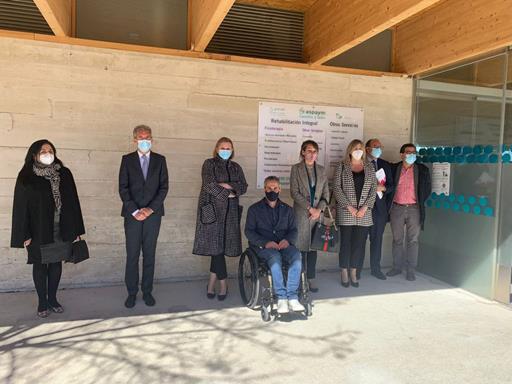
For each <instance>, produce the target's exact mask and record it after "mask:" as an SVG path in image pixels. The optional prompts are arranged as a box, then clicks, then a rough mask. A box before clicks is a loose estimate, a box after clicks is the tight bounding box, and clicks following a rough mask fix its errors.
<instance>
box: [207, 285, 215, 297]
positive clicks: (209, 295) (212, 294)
mask: <svg viewBox="0 0 512 384" xmlns="http://www.w3.org/2000/svg"><path fill="white" fill-rule="evenodd" d="M206 297H207V298H209V299H210V300H211V299H215V292H213V293H210V292H208V284H206Z"/></svg>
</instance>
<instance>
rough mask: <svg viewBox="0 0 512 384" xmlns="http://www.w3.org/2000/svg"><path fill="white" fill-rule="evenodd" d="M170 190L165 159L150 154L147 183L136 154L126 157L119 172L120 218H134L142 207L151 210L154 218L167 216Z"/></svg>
mask: <svg viewBox="0 0 512 384" xmlns="http://www.w3.org/2000/svg"><path fill="white" fill-rule="evenodd" d="M168 191H169V175H168V173H167V163H166V161H165V157H164V156H162V155H159V154H158V153H155V152H151V154H150V155H149V166H148V174H147V178H146V180H144V175H143V173H142V167H141V166H140V158H139V154H138V152H137V151H135V152H132V153H129V154H127V155H124V156H123V159H122V160H121V167H120V169H119V195H120V196H121V200H122V201H123V208H122V210H121V216H123V217H131V216H132V214H133V212H135V211H136V210H138V209H141V208H151V209H152V210H153V214H154V215H158V216H163V215H164V213H165V212H164V200H165V197H166V196H167V192H168Z"/></svg>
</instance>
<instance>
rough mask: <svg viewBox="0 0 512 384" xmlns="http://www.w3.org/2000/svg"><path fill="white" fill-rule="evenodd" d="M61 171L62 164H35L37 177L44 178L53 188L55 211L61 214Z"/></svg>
mask: <svg viewBox="0 0 512 384" xmlns="http://www.w3.org/2000/svg"><path fill="white" fill-rule="evenodd" d="M60 169H61V166H60V164H58V163H53V164H50V165H44V164H40V163H38V162H34V167H33V170H34V173H35V174H36V176H41V177H44V178H45V179H46V180H49V181H50V185H51V188H52V194H53V200H54V201H55V209H56V210H57V212H59V213H60V209H61V208H62V201H61V199H60V188H59V187H60V174H59V170H60Z"/></svg>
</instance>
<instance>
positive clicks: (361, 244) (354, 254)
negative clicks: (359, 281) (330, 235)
mask: <svg viewBox="0 0 512 384" xmlns="http://www.w3.org/2000/svg"><path fill="white" fill-rule="evenodd" d="M369 228H370V227H361V226H359V225H342V226H341V227H340V237H341V239H340V241H341V245H340V255H339V256H340V260H339V262H340V268H358V267H359V265H360V263H361V259H362V258H363V257H364V252H365V248H366V238H367V237H368V230H369Z"/></svg>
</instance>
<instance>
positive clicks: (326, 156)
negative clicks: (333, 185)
mask: <svg viewBox="0 0 512 384" xmlns="http://www.w3.org/2000/svg"><path fill="white" fill-rule="evenodd" d="M363 116H364V114H363V109H361V108H349V107H333V106H318V105H304V104H284V103H270V102H260V104H259V117H258V165H257V174H258V177H257V187H258V188H263V182H264V180H265V178H266V177H267V176H270V175H274V176H278V177H279V179H280V180H281V184H282V187H283V188H289V186H290V170H291V167H292V165H293V164H295V163H297V162H299V160H300V158H299V152H300V146H301V144H302V142H303V141H305V140H308V139H310V140H314V141H316V142H317V143H318V146H319V149H320V153H319V156H318V160H317V161H318V163H319V164H321V165H323V166H324V167H326V168H327V174H328V177H329V180H331V179H332V177H333V176H334V171H335V169H336V166H337V164H338V163H339V161H340V160H342V159H343V157H344V156H345V150H346V148H347V145H348V144H349V143H350V141H352V140H353V139H360V140H362V139H363V120H364V119H363Z"/></svg>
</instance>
